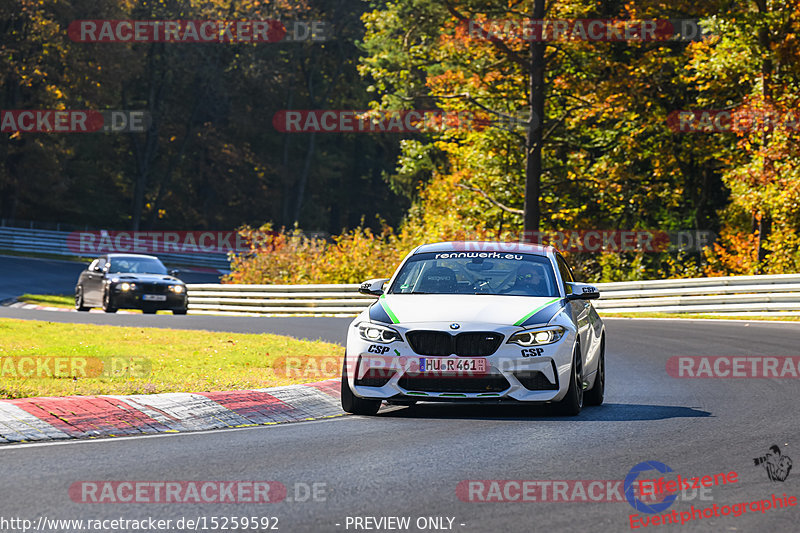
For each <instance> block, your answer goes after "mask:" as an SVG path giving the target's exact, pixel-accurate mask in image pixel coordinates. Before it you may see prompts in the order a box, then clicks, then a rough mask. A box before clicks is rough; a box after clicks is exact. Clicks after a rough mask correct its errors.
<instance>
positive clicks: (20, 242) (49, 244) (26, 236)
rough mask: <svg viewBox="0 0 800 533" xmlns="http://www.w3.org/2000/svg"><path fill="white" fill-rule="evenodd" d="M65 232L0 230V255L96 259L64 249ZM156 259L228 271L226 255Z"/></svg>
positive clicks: (94, 254)
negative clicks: (7, 251)
mask: <svg viewBox="0 0 800 533" xmlns="http://www.w3.org/2000/svg"><path fill="white" fill-rule="evenodd" d="M70 233H71V232H69V231H53V230H42V229H26V228H12V227H7V226H0V251H2V250H9V251H13V252H32V253H40V254H50V255H61V256H69V257H75V256H78V257H87V258H88V257H97V256H98V255H100V254H97V253H92V254H87V253H80V252H76V251H73V250H70V248H69V247H68V246H67V237H68V236H69V235H70ZM157 255H158V257H159V258H160V259H161V260H162V261H163V262H165V263H168V264H172V265H185V266H197V267H209V268H217V269H223V270H228V269H229V268H230V263H229V261H228V257H227V254H198V253H186V254H174V253H159V254H157Z"/></svg>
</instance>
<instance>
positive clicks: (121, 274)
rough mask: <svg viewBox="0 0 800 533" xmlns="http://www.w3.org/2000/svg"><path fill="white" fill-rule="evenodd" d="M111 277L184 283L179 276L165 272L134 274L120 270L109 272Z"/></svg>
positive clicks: (150, 281)
mask: <svg viewBox="0 0 800 533" xmlns="http://www.w3.org/2000/svg"><path fill="white" fill-rule="evenodd" d="M106 277H108V278H109V279H112V280H113V279H116V278H119V281H128V282H130V281H139V282H142V283H170V284H173V283H183V282H182V281H181V280H179V279H178V278H174V277H172V276H167V275H164V274H134V273H131V272H118V273H115V274H107V275H106Z"/></svg>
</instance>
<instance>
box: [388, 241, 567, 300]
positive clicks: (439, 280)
mask: <svg viewBox="0 0 800 533" xmlns="http://www.w3.org/2000/svg"><path fill="white" fill-rule="evenodd" d="M389 293H392V294H498V295H499V294H507V295H511V296H550V297H557V296H559V293H558V287H557V286H556V277H555V274H554V273H553V267H552V265H551V263H550V260H549V259H548V258H547V257H543V256H539V255H532V254H521V253H505V252H459V251H455V252H427V253H421V254H417V255H414V256H412V257H411V258H410V259H409V260H408V261H407V262H406V263H405V264H404V265H403V267H402V269H401V270H400V273H399V274H398V275H397V279H396V280H395V282H394V284H392V286H391V287H390V289H389Z"/></svg>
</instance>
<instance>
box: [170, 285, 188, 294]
mask: <svg viewBox="0 0 800 533" xmlns="http://www.w3.org/2000/svg"><path fill="white" fill-rule="evenodd" d="M169 288H170V290H171V291H172V292H174V293H177V294H180V293H182V292H183V291H185V290H186V288H185V287H184V286H183V285H170V286H169Z"/></svg>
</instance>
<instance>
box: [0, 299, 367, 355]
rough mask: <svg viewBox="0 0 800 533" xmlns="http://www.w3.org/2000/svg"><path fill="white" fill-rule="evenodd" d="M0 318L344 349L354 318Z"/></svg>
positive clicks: (26, 314) (53, 314) (55, 314)
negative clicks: (197, 332) (276, 338)
mask: <svg viewBox="0 0 800 533" xmlns="http://www.w3.org/2000/svg"><path fill="white" fill-rule="evenodd" d="M0 318H18V319H22V320H46V321H50V322H63V323H78V324H105V325H110V326H134V327H143V328H175V329H202V330H206V331H229V332H232V333H275V334H277V335H290V336H292V337H296V338H298V339H309V340H324V341H328V342H333V343H336V344H341V345H342V346H344V339H345V331H346V328H347V324H349V323H350V322H351V321H352V319H351V318H325V317H319V318H267V317H246V316H241V317H238V316H213V315H183V316H180V315H178V316H175V315H167V314H163V315H161V314H159V315H143V314H134V313H131V314H116V313H113V314H111V313H109V314H106V313H78V312H77V311H76V312H64V311H41V310H37V309H19V308H14V307H0Z"/></svg>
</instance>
